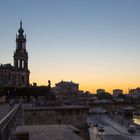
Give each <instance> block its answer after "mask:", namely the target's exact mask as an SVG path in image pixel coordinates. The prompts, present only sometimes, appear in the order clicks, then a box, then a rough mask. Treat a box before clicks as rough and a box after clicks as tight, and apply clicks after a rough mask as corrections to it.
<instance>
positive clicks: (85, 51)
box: [0, 0, 140, 93]
mask: <svg viewBox="0 0 140 140" xmlns="http://www.w3.org/2000/svg"><path fill="white" fill-rule="evenodd" d="M20 19H22V20H23V28H24V30H25V33H26V35H27V51H28V53H29V69H30V71H31V75H30V82H31V83H32V82H37V83H38V84H39V85H42V84H43V85H46V84H47V81H48V80H49V79H50V80H51V82H52V86H54V84H55V83H57V82H59V81H61V80H62V79H63V80H64V81H71V80H72V81H74V82H76V83H79V84H80V89H82V90H84V91H86V90H88V91H90V92H93V93H95V91H96V89H98V88H103V89H106V91H109V92H111V91H112V89H116V88H120V89H123V90H124V91H125V92H127V91H128V88H136V87H138V86H140V0H0V63H8V62H9V63H12V64H13V51H14V50H15V47H16V44H15V38H16V33H17V30H18V28H19V22H20Z"/></svg>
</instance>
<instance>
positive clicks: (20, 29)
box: [18, 20, 24, 35]
mask: <svg viewBox="0 0 140 140" xmlns="http://www.w3.org/2000/svg"><path fill="white" fill-rule="evenodd" d="M18 32H19V35H23V33H24V30H23V28H22V20H20V28H19V30H18Z"/></svg>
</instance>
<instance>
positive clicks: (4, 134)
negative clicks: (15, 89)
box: [0, 100, 22, 140]
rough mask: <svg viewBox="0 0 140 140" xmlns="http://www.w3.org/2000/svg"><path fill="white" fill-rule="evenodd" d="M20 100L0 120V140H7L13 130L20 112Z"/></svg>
mask: <svg viewBox="0 0 140 140" xmlns="http://www.w3.org/2000/svg"><path fill="white" fill-rule="evenodd" d="M21 105H22V100H21V101H20V103H19V104H18V105H16V106H15V107H14V108H13V109H12V110H11V111H10V112H9V113H8V114H7V115H6V116H5V117H4V118H3V119H2V120H0V140H9V139H10V136H11V133H12V130H13V129H15V126H16V119H17V117H18V115H19V114H20V111H21Z"/></svg>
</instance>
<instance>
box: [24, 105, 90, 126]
mask: <svg viewBox="0 0 140 140" xmlns="http://www.w3.org/2000/svg"><path fill="white" fill-rule="evenodd" d="M87 111H88V108H86V107H48V108H32V109H26V110H25V111H24V124H25V125H41V124H44V125H45V124H71V125H73V126H75V127H78V128H81V127H85V125H86V120H87Z"/></svg>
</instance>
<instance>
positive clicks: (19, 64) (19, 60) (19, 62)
mask: <svg viewBox="0 0 140 140" xmlns="http://www.w3.org/2000/svg"><path fill="white" fill-rule="evenodd" d="M18 68H20V59H18Z"/></svg>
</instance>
